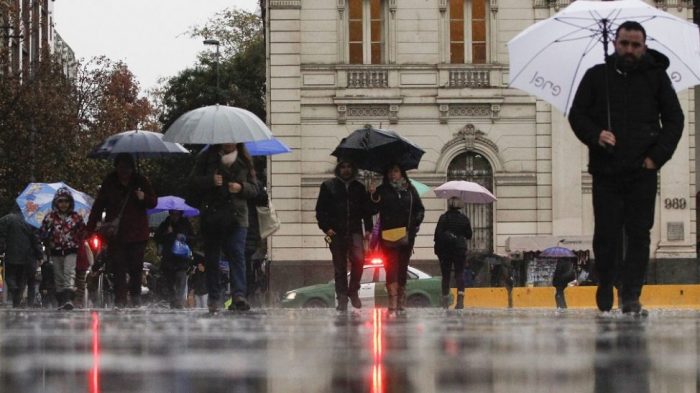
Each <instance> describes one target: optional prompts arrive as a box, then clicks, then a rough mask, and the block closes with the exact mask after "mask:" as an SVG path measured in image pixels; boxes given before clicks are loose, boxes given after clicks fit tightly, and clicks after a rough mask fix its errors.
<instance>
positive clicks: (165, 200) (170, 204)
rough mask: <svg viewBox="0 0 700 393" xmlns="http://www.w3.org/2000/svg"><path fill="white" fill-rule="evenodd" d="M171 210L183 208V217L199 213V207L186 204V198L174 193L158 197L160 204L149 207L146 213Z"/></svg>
mask: <svg viewBox="0 0 700 393" xmlns="http://www.w3.org/2000/svg"><path fill="white" fill-rule="evenodd" d="M169 210H182V216H183V217H194V216H198V215H199V210H198V209H195V208H194V207H192V206H190V205H188V204H186V203H185V200H184V199H182V198H180V197H176V196H172V195H168V196H164V197H158V204H157V205H156V207H154V208H153V209H149V210H148V211H147V212H146V213H148V214H154V213H160V212H165V211H169Z"/></svg>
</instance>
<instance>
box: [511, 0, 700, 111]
mask: <svg viewBox="0 0 700 393" xmlns="http://www.w3.org/2000/svg"><path fill="white" fill-rule="evenodd" d="M628 20H629V21H636V22H639V23H641V24H642V26H644V29H645V30H646V34H647V40H646V42H647V45H648V46H649V48H652V49H655V50H657V51H659V52H661V53H663V54H664V55H666V56H667V57H668V58H669V59H670V61H671V65H670V66H669V67H668V69H667V72H668V75H669V77H670V78H671V81H672V82H673V87H674V88H675V90H676V91H680V90H683V89H686V88H688V87H691V86H694V85H696V84H700V37H699V35H698V27H697V26H696V25H695V24H693V23H690V22H688V21H686V20H683V19H680V18H678V17H675V16H673V15H671V14H669V13H667V12H664V11H662V10H660V9H658V8H656V7H654V6H651V5H649V4H646V3H645V2H643V1H641V0H620V1H586V0H577V1H575V2H572V3H571V5H569V6H567V7H566V8H565V9H564V10H562V11H560V12H558V13H557V14H556V15H554V16H552V17H551V18H548V19H545V20H543V21H541V22H538V23H536V24H534V25H532V26H530V27H528V28H527V29H525V30H524V31H522V32H521V33H520V34H518V35H517V36H516V37H515V38H513V39H512V40H510V42H508V54H509V61H510V70H509V74H510V86H512V87H516V88H518V89H521V90H524V91H526V92H528V93H530V94H532V95H535V96H537V97H539V98H540V99H542V100H545V101H547V102H549V103H550V104H552V105H553V106H554V107H555V108H557V109H559V110H560V111H561V112H563V113H565V114H568V112H569V109H570V108H571V104H572V101H573V99H574V95H575V94H576V90H577V88H578V85H579V83H580V82H581V78H583V75H584V73H585V72H586V71H587V70H588V69H589V68H591V67H592V66H594V65H596V64H600V63H603V61H604V59H605V55H606V51H607V43H608V41H610V42H612V40H613V38H614V35H615V32H616V31H617V27H618V26H619V25H620V24H622V23H623V22H625V21H628Z"/></svg>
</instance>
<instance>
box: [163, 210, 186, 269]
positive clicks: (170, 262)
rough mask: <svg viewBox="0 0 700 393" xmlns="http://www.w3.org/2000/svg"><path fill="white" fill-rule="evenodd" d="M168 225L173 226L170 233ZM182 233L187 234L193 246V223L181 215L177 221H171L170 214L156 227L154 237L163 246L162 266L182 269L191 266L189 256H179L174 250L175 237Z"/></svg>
mask: <svg viewBox="0 0 700 393" xmlns="http://www.w3.org/2000/svg"><path fill="white" fill-rule="evenodd" d="M168 227H172V232H170V233H168ZM180 234H182V235H185V238H186V242H187V244H188V245H189V246H190V248H192V245H193V238H192V237H193V234H194V233H193V231H192V224H191V223H190V220H188V219H187V218H185V217H180V219H179V220H178V221H177V222H176V223H171V220H170V216H168V217H167V218H166V219H165V220H164V221H163V222H162V223H160V225H159V226H158V229H156V233H155V235H154V236H153V239H154V240H155V241H156V243H157V244H158V245H159V246H161V247H162V251H161V252H162V255H163V259H162V266H161V267H162V268H166V269H172V270H180V269H187V268H188V267H189V265H190V263H189V260H188V259H187V258H182V257H178V256H176V255H174V254H173V251H172V250H173V243H175V238H176V237H177V235H180Z"/></svg>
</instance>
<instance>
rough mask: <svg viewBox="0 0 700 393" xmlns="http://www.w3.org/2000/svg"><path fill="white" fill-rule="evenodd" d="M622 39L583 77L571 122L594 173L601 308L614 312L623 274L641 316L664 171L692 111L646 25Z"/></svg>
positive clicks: (623, 30)
mask: <svg viewBox="0 0 700 393" xmlns="http://www.w3.org/2000/svg"><path fill="white" fill-rule="evenodd" d="M614 45H615V54H614V55H612V56H610V57H609V58H608V59H606V62H605V63H604V64H598V65H596V66H593V67H592V68H590V69H589V70H588V71H587V72H586V74H585V75H584V76H583V79H582V80H581V83H580V85H579V87H578V90H577V92H576V96H575V98H574V101H573V104H572V106H571V110H570V113H569V123H570V124H571V128H572V129H573V131H574V133H575V134H576V136H577V137H578V139H579V140H580V141H581V142H583V143H584V144H585V145H586V146H588V152H589V162H588V172H589V173H590V174H591V175H592V176H593V213H594V218H595V229H594V234H593V251H594V253H595V269H596V271H597V273H598V290H597V292H596V302H597V305H598V309H599V310H600V311H602V312H606V311H610V309H611V308H612V304H613V286H614V285H615V284H616V282H617V281H618V280H619V282H620V285H621V287H620V289H619V292H620V293H619V294H620V298H621V300H622V312H623V313H631V314H640V313H644V311H643V310H642V306H641V304H640V303H639V296H640V294H641V291H642V286H643V284H644V278H645V274H646V270H647V265H648V263H649V243H650V231H651V228H652V226H653V224H654V206H655V203H656V202H655V200H656V188H657V175H658V171H659V169H660V168H661V167H662V166H663V165H664V164H665V163H666V162H667V161H668V160H669V159H671V156H672V155H673V152H674V151H675V149H676V146H677V145H678V141H679V140H680V138H681V135H682V132H683V121H684V116H683V111H682V110H681V106H680V103H679V102H678V97H677V95H676V92H675V91H674V89H673V85H672V84H671V80H670V78H669V76H668V74H667V73H666V68H668V66H669V59H668V58H667V57H666V56H664V55H663V54H661V53H659V52H657V51H655V50H652V49H648V48H647V46H646V32H645V30H644V27H642V25H641V24H639V23H637V22H632V21H627V22H624V23H622V24H621V25H620V26H619V27H618V29H617V32H616V36H615V41H614ZM623 247H624V250H623ZM619 255H623V258H619V257H618V256H619Z"/></svg>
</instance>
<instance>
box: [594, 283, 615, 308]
mask: <svg viewBox="0 0 700 393" xmlns="http://www.w3.org/2000/svg"><path fill="white" fill-rule="evenodd" d="M595 301H596V303H597V304H598V310H600V311H602V312H607V311H610V310H611V309H612V306H613V286H612V284H598V290H597V291H596V293H595Z"/></svg>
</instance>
